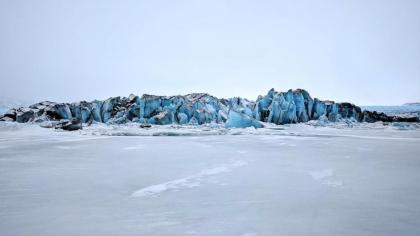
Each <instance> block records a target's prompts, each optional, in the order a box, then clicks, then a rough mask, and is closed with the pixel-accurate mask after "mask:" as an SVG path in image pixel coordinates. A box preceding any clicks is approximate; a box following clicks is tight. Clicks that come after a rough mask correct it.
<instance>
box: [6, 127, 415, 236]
mask: <svg viewBox="0 0 420 236" xmlns="http://www.w3.org/2000/svg"><path fill="white" fill-rule="evenodd" d="M320 125H323V126H320ZM419 180H420V129H419V127H418V125H416V124H414V125H413V124H412V125H404V124H394V125H388V126H383V125H382V124H369V125H368V124H351V123H348V124H347V123H343V124H334V125H333V124H319V123H316V122H314V123H309V124H299V125H289V126H270V127H268V128H264V129H257V130H256V129H249V128H248V129H233V130H227V129H223V128H221V127H217V126H203V127H190V126H162V127H156V128H155V127H154V128H151V129H140V128H138V127H137V126H136V125H131V126H130V125H125V126H106V125H93V126H91V127H87V128H84V129H83V130H82V131H77V132H64V131H56V130H53V129H43V128H40V127H38V126H36V125H30V124H17V123H6V122H2V123H1V125H0V235H7V236H13V235H44V236H46V235H54V236H55V235H238V236H245V235H247V236H250V235H254V236H255V235H258V236H260V235H295V236H296V235H420V227H419V225H420V184H419Z"/></svg>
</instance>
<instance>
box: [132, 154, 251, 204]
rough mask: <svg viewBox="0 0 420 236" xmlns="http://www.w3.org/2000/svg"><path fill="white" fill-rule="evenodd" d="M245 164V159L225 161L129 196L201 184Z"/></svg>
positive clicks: (140, 195)
mask: <svg viewBox="0 0 420 236" xmlns="http://www.w3.org/2000/svg"><path fill="white" fill-rule="evenodd" d="M247 164H248V162H247V161H241V160H237V161H233V162H231V163H226V164H223V165H220V166H218V167H214V168H210V169H205V170H202V171H200V172H199V173H197V174H194V175H191V176H188V177H185V178H181V179H176V180H171V181H168V182H165V183H161V184H156V185H152V186H148V187H145V188H142V189H140V190H137V191H136V192H134V193H133V194H131V196H132V197H144V196H149V195H155V194H159V193H162V192H165V191H168V190H181V189H183V188H194V187H198V186H200V185H201V183H202V182H204V181H206V177H208V176H212V175H217V174H221V173H225V172H230V171H232V169H233V168H237V167H241V166H244V165H247Z"/></svg>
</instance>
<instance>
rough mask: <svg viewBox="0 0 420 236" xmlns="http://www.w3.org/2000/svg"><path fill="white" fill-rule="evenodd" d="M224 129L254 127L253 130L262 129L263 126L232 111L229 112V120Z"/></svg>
mask: <svg viewBox="0 0 420 236" xmlns="http://www.w3.org/2000/svg"><path fill="white" fill-rule="evenodd" d="M225 127H226V128H246V127H254V128H262V127H263V125H262V124H261V123H260V122H259V121H257V120H255V119H254V118H252V117H250V116H248V115H246V114H244V113H239V112H236V111H234V110H230V111H229V118H228V120H227V121H226V124H225Z"/></svg>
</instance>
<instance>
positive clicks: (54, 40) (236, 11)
mask: <svg viewBox="0 0 420 236" xmlns="http://www.w3.org/2000/svg"><path fill="white" fill-rule="evenodd" d="M0 34H1V35H0V36H1V37H0V93H1V95H2V96H7V97H12V98H21V99H24V100H29V101H39V100H46V99H49V100H56V101H68V102H70V101H77V100H92V99H95V98H99V99H103V98H107V97H109V96H118V95H121V96H127V95H129V94H130V93H135V94H143V93H152V94H159V95H175V94H186V93H190V92H208V93H210V94H213V95H215V96H218V97H232V96H242V97H247V98H250V99H255V98H256V97H257V96H258V95H259V94H265V93H266V92H267V90H268V89H270V88H272V87H274V88H275V89H276V90H287V89H289V88H304V89H307V90H308V91H309V92H310V93H311V95H312V96H315V97H319V98H321V99H332V100H336V101H351V102H354V103H357V104H359V105H374V104H375V105H379V104H390V105H392V104H401V103H405V102H414V101H418V102H419V101H420V1H418V0H412V1H410V0H351V1H338V0H331V1H313V0H307V1H306V0H290V1H281V0H274V1H261V0H254V1H248V0H237V1H218V0H209V1H199V0H195V1H193V0H190V1H174V0H168V1H160V0H150V1H136V0H133V1H103V0H97V1H85V0H80V1H76V0H71V1H59V0H51V1H44V0H32V1H20V0H0Z"/></svg>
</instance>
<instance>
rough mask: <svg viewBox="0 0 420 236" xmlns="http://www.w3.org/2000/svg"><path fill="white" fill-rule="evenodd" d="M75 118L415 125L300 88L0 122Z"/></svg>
mask: <svg viewBox="0 0 420 236" xmlns="http://www.w3.org/2000/svg"><path fill="white" fill-rule="evenodd" d="M72 119H77V120H80V121H81V122H82V123H87V124H90V123H92V122H93V121H95V122H100V123H111V124H121V123H126V122H138V123H145V124H153V125H168V124H181V125H184V124H194V125H202V124H207V123H218V124H224V125H225V127H228V128H230V127H255V128H259V127H262V122H263V123H264V122H267V123H274V124H278V125H282V124H290V123H300V122H307V121H309V120H318V119H322V120H324V119H328V120H329V121H337V120H340V119H354V120H356V121H359V122H363V121H364V122H375V121H383V122H394V121H397V122H401V121H408V122H418V120H419V118H418V117H399V116H390V115H386V114H384V113H380V112H375V111H366V110H365V111H363V110H362V109H361V108H360V107H358V106H356V105H354V104H351V103H335V102H333V101H323V100H320V99H318V98H312V97H311V96H310V94H309V93H308V92H307V91H306V90H303V89H296V90H288V91H286V92H278V91H275V90H274V89H270V90H269V91H268V92H267V94H266V95H264V96H258V98H257V100H256V101H252V100H248V99H245V98H240V97H233V98H228V99H224V98H223V99H219V98H216V97H214V96H211V95H209V94H206V93H192V94H188V95H184V96H181V95H177V96H156V95H148V94H144V95H142V96H137V95H134V94H130V95H129V96H128V97H111V98H108V99H106V100H104V101H100V100H94V101H92V102H86V101H81V102H75V103H55V102H49V101H45V102H40V103H36V104H33V105H31V106H29V107H20V108H14V109H11V110H9V111H8V112H6V113H5V114H3V115H2V116H1V117H0V120H3V121H16V122H20V123H25V122H43V121H60V120H72Z"/></svg>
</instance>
